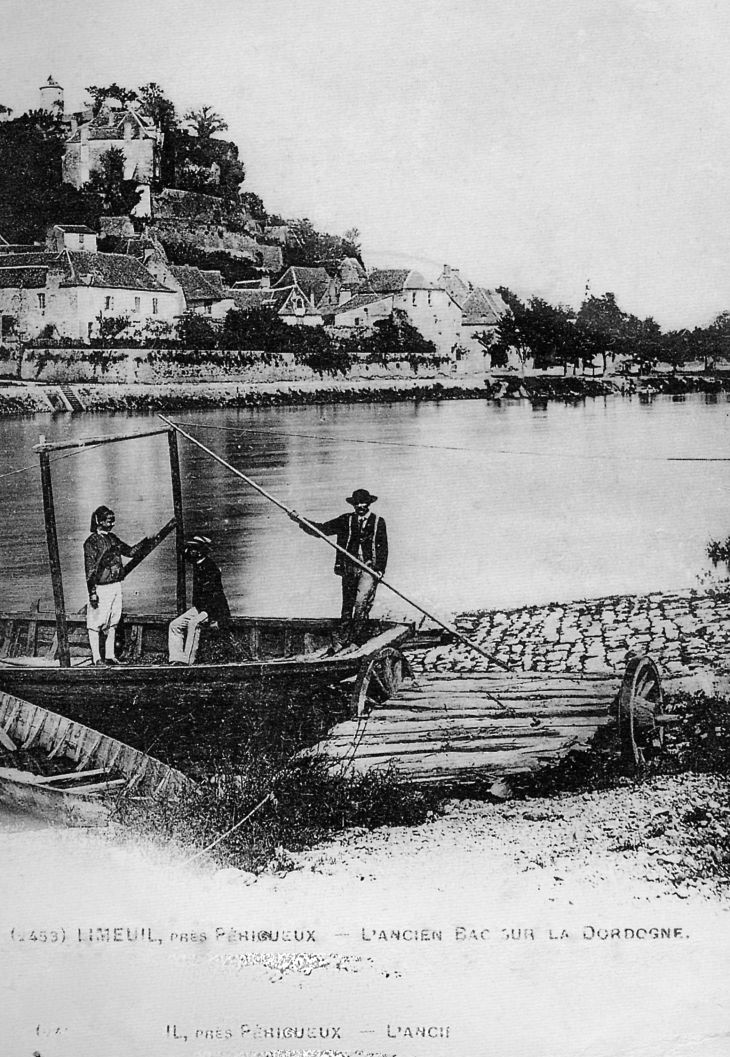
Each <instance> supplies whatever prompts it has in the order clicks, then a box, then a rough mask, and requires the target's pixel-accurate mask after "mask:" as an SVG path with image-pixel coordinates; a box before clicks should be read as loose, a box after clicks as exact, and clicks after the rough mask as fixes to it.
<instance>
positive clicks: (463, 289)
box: [438, 268, 471, 308]
mask: <svg viewBox="0 0 730 1057" xmlns="http://www.w3.org/2000/svg"><path fill="white" fill-rule="evenodd" d="M438 285H439V286H440V287H441V288H442V289H444V290H447V291H448V292H449V293H450V294H451V296H452V297H453V299H454V301H456V303H457V305H459V306H460V307H462V308H463V306H464V304H465V303H466V300H467V298H468V297H469V294H470V293H471V283H468V282H467V281H466V280H465V279H462V277H461V276H460V275H459V271H458V268H448V269H445V270H444V271H443V272H442V273H441V275H440V276H439V279H438Z"/></svg>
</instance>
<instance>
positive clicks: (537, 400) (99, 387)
mask: <svg viewBox="0 0 730 1057" xmlns="http://www.w3.org/2000/svg"><path fill="white" fill-rule="evenodd" d="M451 367H452V368H458V365H457V364H452V365H451ZM408 371H409V373H408V375H405V374H403V373H401V374H398V373H397V372H394V373H392V374H391V375H390V376H387V372H386V376H383V375H382V374H380V375H376V374H372V375H370V376H368V377H363V376H362V373H360V374H359V375H344V376H337V377H331V376H326V375H325V376H322V377H319V376H313V377H310V378H291V379H282V378H280V379H277V380H271V381H264V380H261V379H260V378H255V377H252V378H251V379H250V380H249V379H241V378H239V379H229V380H226V381H211V380H204V379H197V380H195V379H190V378H188V379H185V378H183V377H180V378H178V379H175V380H166V381H158V382H132V381H128V382H123V381H73V380H68V381H57V382H53V381H18V380H16V379H11V378H7V379H0V415H18V414H20V415H22V414H37V413H39V412H57V411H60V412H71V411H74V412H79V411H94V412H97V411H164V410H167V411H173V410H176V409H180V408H214V407H278V406H292V405H306V404H342V403H347V404H350V403H352V404H354V403H376V402H380V403H395V402H399V401H419V400H429V401H432V400H495V401H500V400H510V401H511V400H522V401H524V402H526V403H531V404H532V406H533V407H535V408H543V407H546V406H547V403H548V402H549V401H558V402H567V403H576V402H578V401H581V400H585V399H587V398H592V397H610V396H617V395H618V396H631V395H632V394H635V393H637V392H638V393H639V397H640V398H641V399H642V400H651V399H653V398H654V396H658V395H672V396H673V397H674V399H682V398H683V396H684V395H686V394H689V393H696V392H699V393H704V394H705V395H706V398H707V399H708V400H713V401H714V400H716V399H717V397H718V395H719V394H721V393H724V392H726V391H727V390H728V389H729V388H730V377H725V376H717V377H716V376H712V375H707V376H699V375H692V376H678V377H673V376H667V377H656V378H654V377H652V378H650V379H645V380H644V381H642V382H641V383H639V382H637V380H635V379H620V378H589V377H583V376H572V375H568V376H567V377H565V376H562V375H560V376H558V375H550V374H541V375H533V376H528V377H524V378H523V377H522V376H520V375H490V374H489V373H486V374H485V373H484V371H482V372H481V373H473V372H472V373H466V372H462V370H461V369H460V368H459V369H458V370H457V372H456V373H453V374H451V373H450V371H449V370H448V369H442V370H440V371H438V372H434V371H433V370H429V371H426V370H421V371H420V373H411V372H410V368H408ZM309 373H310V375H314V372H312V371H310V372H309Z"/></svg>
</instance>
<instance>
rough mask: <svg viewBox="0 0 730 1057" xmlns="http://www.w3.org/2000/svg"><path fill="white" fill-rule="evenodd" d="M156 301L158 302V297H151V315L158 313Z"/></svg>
mask: <svg viewBox="0 0 730 1057" xmlns="http://www.w3.org/2000/svg"><path fill="white" fill-rule="evenodd" d="M158 303H159V302H158V299H157V298H156V297H153V298H152V315H153V316H156V315H157V313H158V311H159V309H158Z"/></svg>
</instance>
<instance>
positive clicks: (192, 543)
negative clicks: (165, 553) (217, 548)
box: [185, 536, 213, 550]
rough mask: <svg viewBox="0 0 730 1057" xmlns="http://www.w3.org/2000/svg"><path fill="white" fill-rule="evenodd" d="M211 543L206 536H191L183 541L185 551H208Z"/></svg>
mask: <svg viewBox="0 0 730 1057" xmlns="http://www.w3.org/2000/svg"><path fill="white" fill-rule="evenodd" d="M212 542H213V540H211V539H208V537H207V536H191V537H190V539H187V540H185V550H208V548H209V547H210V545H211V543H212Z"/></svg>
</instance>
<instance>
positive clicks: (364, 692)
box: [352, 646, 411, 716]
mask: <svg viewBox="0 0 730 1057" xmlns="http://www.w3.org/2000/svg"><path fill="white" fill-rule="evenodd" d="M410 675H411V668H410V665H409V663H408V661H407V660H406V659H405V657H404V656H403V654H402V653H401V652H400V650H396V649H394V648H393V647H392V646H386V647H385V649H382V650H380V652H379V653H376V654H375V656H374V657H370V658H369V659H368V660H367V661H366V663H365V664H364V665H363V666H362V668H361V669H360V671H359V673H358V676H357V679H356V681H355V689H354V690H353V692H352V705H353V711H354V712H355V714H356V715H357V716H366V715H367V714H368V713H369V712H371V711H372V709H374V708H377V707H378V706H380V705H383V704H385V702H386V701H387V700H388V698H389V697H393V695H394V694H396V693H397V692H398V690H399V688H400V687H401V686H402V685H403V683H404V681H405V680H406V679H407V678H408V677H409V676H410Z"/></svg>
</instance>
